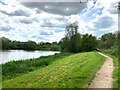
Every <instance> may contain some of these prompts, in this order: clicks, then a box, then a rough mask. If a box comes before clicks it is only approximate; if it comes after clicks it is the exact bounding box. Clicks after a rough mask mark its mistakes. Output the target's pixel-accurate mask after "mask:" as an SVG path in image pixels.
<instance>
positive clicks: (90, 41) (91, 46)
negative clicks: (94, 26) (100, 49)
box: [81, 34, 98, 51]
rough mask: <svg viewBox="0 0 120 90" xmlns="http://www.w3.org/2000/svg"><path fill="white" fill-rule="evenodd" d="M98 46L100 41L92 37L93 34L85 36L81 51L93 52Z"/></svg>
mask: <svg viewBox="0 0 120 90" xmlns="http://www.w3.org/2000/svg"><path fill="white" fill-rule="evenodd" d="M97 46H98V41H97V39H96V37H95V36H92V34H90V35H88V34H85V35H83V36H82V42H81V51H93V50H95V49H96V48H97Z"/></svg>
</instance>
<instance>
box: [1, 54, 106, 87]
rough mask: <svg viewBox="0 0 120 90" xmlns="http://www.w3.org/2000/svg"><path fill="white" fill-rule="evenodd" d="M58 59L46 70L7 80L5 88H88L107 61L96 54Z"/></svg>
mask: <svg viewBox="0 0 120 90" xmlns="http://www.w3.org/2000/svg"><path fill="white" fill-rule="evenodd" d="M56 59H59V60H54V62H53V63H52V64H50V65H48V66H46V67H44V68H39V69H37V70H35V71H32V72H29V73H27V74H25V75H21V76H19V77H16V78H13V79H8V80H5V81H4V82H3V83H2V85H3V88H55V87H56V88H87V87H88V85H89V84H90V82H91V80H92V79H93V77H94V75H95V73H96V71H97V70H98V69H99V68H100V66H101V65H102V64H103V62H104V60H105V58H104V57H102V56H101V55H99V54H97V53H96V52H87V53H78V54H73V55H70V56H66V57H64V58H57V57H56Z"/></svg>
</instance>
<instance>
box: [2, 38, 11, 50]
mask: <svg viewBox="0 0 120 90" xmlns="http://www.w3.org/2000/svg"><path fill="white" fill-rule="evenodd" d="M1 39H2V49H3V50H8V49H10V47H11V45H12V44H11V40H9V39H8V38H5V37H2V38H1Z"/></svg>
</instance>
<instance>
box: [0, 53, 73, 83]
mask: <svg viewBox="0 0 120 90" xmlns="http://www.w3.org/2000/svg"><path fill="white" fill-rule="evenodd" d="M69 55H71V54H69V53H61V54H55V55H50V56H42V57H40V58H36V59H28V60H19V61H11V62H8V63H6V64H3V65H2V80H3V81H4V80H7V79H12V78H15V77H17V76H19V75H23V74H25V73H29V72H31V71H34V70H36V69H38V68H42V67H45V66H48V65H50V64H51V63H52V62H54V61H56V60H59V59H62V58H65V57H67V56H69ZM0 66H1V65H0Z"/></svg>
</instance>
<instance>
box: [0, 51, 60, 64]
mask: <svg viewBox="0 0 120 90" xmlns="http://www.w3.org/2000/svg"><path fill="white" fill-rule="evenodd" d="M55 53H59V52H58V51H24V50H2V51H0V64H1V63H6V62H9V61H13V60H25V59H30V58H38V57H40V56H48V55H54V54H55Z"/></svg>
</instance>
